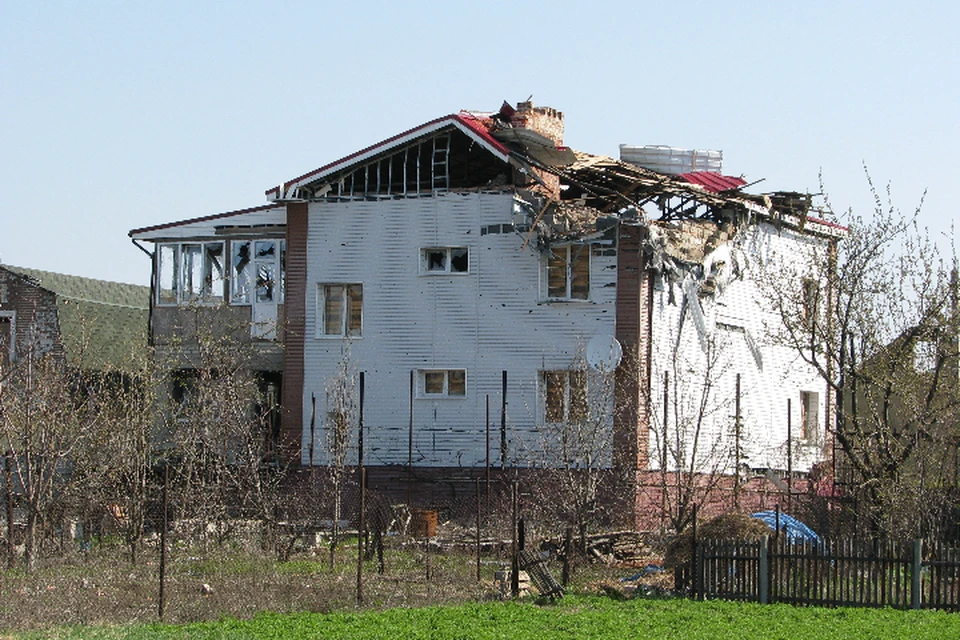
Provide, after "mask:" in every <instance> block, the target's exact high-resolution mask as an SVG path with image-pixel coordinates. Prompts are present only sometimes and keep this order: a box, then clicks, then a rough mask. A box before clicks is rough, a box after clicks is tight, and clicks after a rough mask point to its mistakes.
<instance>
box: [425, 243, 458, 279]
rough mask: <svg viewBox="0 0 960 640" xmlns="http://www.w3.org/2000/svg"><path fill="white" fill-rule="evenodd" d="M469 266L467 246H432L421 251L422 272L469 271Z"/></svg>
mask: <svg viewBox="0 0 960 640" xmlns="http://www.w3.org/2000/svg"><path fill="white" fill-rule="evenodd" d="M469 268H470V259H469V252H468V250H467V248H466V247H431V248H429V249H421V251H420V271H421V273H467V271H469Z"/></svg>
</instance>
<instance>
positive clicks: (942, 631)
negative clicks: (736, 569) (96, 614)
mask: <svg viewBox="0 0 960 640" xmlns="http://www.w3.org/2000/svg"><path fill="white" fill-rule="evenodd" d="M16 637H21V638H40V637H42V638H103V639H112V638H133V639H141V638H177V639H179V638H201V639H202V638H211V639H213V638H216V639H229V638H284V639H286V638H292V639H296V638H324V639H326V640H333V639H338V638H350V639H371V640H372V639H379V638H383V639H389V640H396V639H399V638H404V639H412V640H418V639H428V638H429V639H440V638H444V639H451V640H482V639H487V638H489V639H499V638H507V637H509V638H511V639H512V640H527V639H530V640H534V639H536V640H542V639H549V638H571V639H572V638H617V639H618V640H626V639H630V638H636V639H643V638H657V639H663V640H669V639H673V638H676V639H678V640H679V639H681V638H682V639H684V640H697V639H701V638H702V639H711V640H713V639H717V638H735V639H736V640H754V639H756V640H778V639H788V638H803V639H804V640H812V639H821V638H823V639H831V638H838V639H840V638H842V639H844V640H858V639H864V640H865V639H874V638H876V639H881V638H882V639H884V640H891V639H893V640H895V639H898V638H910V639H921V640H922V639H923V638H936V639H937V640H944V639H946V638H957V637H960V616H958V615H956V614H948V613H941V612H936V611H894V610H891V609H821V608H815V607H808V608H799V607H790V606H787V605H767V606H761V605H754V604H742V603H733V602H720V601H714V602H693V601H689V600H682V599H665V600H643V599H636V600H630V601H626V602H616V601H613V600H610V599H608V598H604V597H600V596H582V597H569V598H566V599H564V600H562V601H560V602H558V603H556V604H534V603H532V602H521V603H517V602H503V603H501V602H490V603H474V604H464V605H458V606H449V607H424V608H420V609H391V610H388V611H380V612H375V611H367V612H356V613H332V614H310V613H300V614H286V615H280V614H260V615H257V616H256V617H254V618H252V619H250V620H236V619H223V620H219V621H216V622H202V623H194V624H189V625H159V624H153V625H135V626H124V627H83V628H73V629H66V628H60V629H47V630H45V631H44V632H43V633H42V634H25V635H22V636H16Z"/></svg>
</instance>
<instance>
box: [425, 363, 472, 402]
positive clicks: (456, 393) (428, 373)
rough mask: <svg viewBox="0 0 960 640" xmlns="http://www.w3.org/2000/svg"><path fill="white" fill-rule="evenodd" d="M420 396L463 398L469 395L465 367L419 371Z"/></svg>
mask: <svg viewBox="0 0 960 640" xmlns="http://www.w3.org/2000/svg"><path fill="white" fill-rule="evenodd" d="M418 378H419V385H418V386H419V391H420V397H423V398H463V397H465V396H466V395H467V372H466V370H465V369H423V370H421V371H419V372H418Z"/></svg>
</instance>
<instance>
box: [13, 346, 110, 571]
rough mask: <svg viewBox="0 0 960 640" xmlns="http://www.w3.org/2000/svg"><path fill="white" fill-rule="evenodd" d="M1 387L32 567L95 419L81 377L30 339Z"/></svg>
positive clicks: (27, 558)
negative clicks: (48, 524) (41, 539)
mask: <svg viewBox="0 0 960 640" xmlns="http://www.w3.org/2000/svg"><path fill="white" fill-rule="evenodd" d="M19 356H20V357H19V359H18V362H17V365H16V366H15V367H14V368H13V369H12V370H11V371H10V372H9V375H8V377H7V378H6V380H5V381H4V383H3V386H2V390H0V404H2V406H0V416H2V420H0V438H2V441H3V446H4V449H5V450H6V451H8V452H9V453H8V456H7V460H8V464H9V465H10V466H11V470H10V471H11V474H10V475H11V476H12V479H13V482H14V483H15V487H14V488H15V490H17V491H18V492H19V494H20V505H21V507H22V509H23V510H24V512H25V524H26V529H25V541H24V565H25V568H26V570H27V571H32V570H33V569H34V566H35V562H36V556H37V548H38V541H39V540H38V536H39V533H40V530H41V528H42V527H43V525H44V524H46V523H48V522H49V521H50V519H51V515H52V514H53V511H54V508H55V507H56V506H57V504H58V502H59V501H60V500H61V499H62V498H63V496H64V495H66V494H67V493H68V486H67V485H68V484H69V483H70V482H71V481H72V479H73V473H72V462H73V457H74V455H75V453H76V452H77V451H78V450H79V449H80V448H81V447H83V446H84V444H85V442H86V441H87V440H88V439H89V438H90V434H91V431H92V428H93V425H94V423H95V416H94V412H93V411H91V404H90V403H89V396H88V395H86V394H84V393H81V390H82V386H83V377H82V376H81V375H80V374H79V373H77V372H71V371H70V370H68V369H67V367H66V366H65V363H64V362H63V360H62V359H61V358H58V357H57V356H56V354H53V353H43V352H42V351H41V350H40V349H39V347H38V345H37V344H35V343H30V344H28V345H27V347H26V348H25V349H24V350H23V351H22V352H21V353H20V354H19Z"/></svg>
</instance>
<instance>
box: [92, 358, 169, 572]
mask: <svg viewBox="0 0 960 640" xmlns="http://www.w3.org/2000/svg"><path fill="white" fill-rule="evenodd" d="M140 363H141V364H140V367H139V370H137V371H133V372H120V371H105V372H99V373H98V374H96V375H95V376H91V378H92V379H91V380H90V382H88V389H87V392H86V394H87V397H88V402H89V403H90V404H91V408H92V409H93V410H94V411H95V412H96V414H95V415H96V420H95V421H94V423H93V426H92V429H91V431H90V438H89V439H87V440H86V441H85V442H84V446H82V447H79V448H78V449H77V451H76V454H75V455H74V468H75V473H76V476H77V478H76V480H77V485H78V489H79V491H80V492H82V494H83V496H84V497H85V498H86V499H87V500H90V501H93V502H94V503H95V504H96V505H97V506H98V507H100V508H102V509H103V510H104V511H105V512H106V513H107V514H109V516H110V517H111V518H112V520H113V526H114V527H115V528H116V530H117V532H118V533H119V534H120V536H121V537H122V538H123V540H124V542H125V543H126V545H127V548H128V550H129V553H130V562H131V563H133V562H136V559H137V551H138V547H139V544H140V542H141V540H142V538H143V534H144V529H145V526H146V520H147V509H148V504H149V500H150V497H151V493H152V489H154V488H155V487H154V486H153V483H152V470H153V462H154V447H153V440H152V434H153V428H154V420H155V416H156V415H157V412H158V410H159V406H158V404H157V397H156V393H155V391H156V389H155V387H156V379H155V378H154V372H155V370H154V369H153V367H152V363H151V361H150V359H149V358H148V357H146V354H144V357H142V358H141V359H140Z"/></svg>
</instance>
